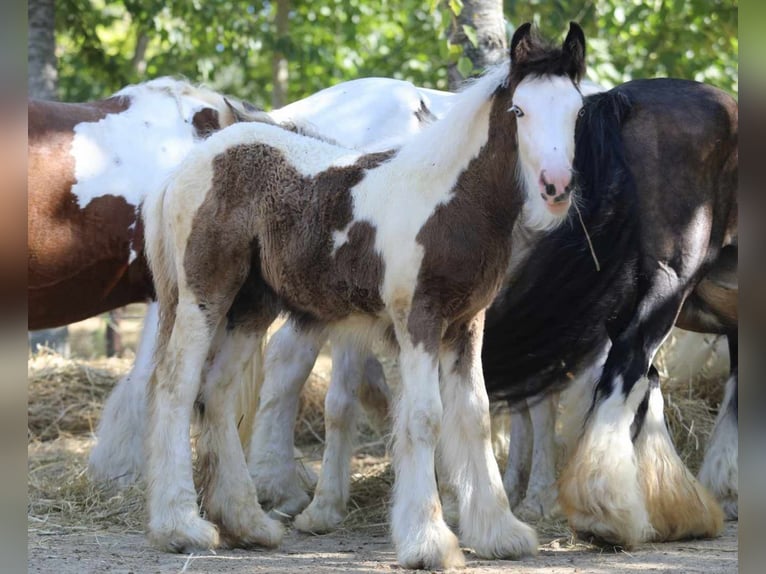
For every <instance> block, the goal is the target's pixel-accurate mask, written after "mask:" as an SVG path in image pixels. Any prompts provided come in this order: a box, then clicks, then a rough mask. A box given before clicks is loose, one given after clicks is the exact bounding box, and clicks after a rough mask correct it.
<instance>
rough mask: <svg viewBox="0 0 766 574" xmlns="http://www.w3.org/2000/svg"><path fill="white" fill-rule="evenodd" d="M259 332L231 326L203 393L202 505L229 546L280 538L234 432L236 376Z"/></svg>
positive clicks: (271, 543) (267, 542)
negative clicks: (263, 503)
mask: <svg viewBox="0 0 766 574" xmlns="http://www.w3.org/2000/svg"><path fill="white" fill-rule="evenodd" d="M259 338H260V337H259V336H258V335H257V334H255V333H251V332H244V331H243V329H234V330H232V331H231V332H227V334H226V335H225V337H224V339H223V343H222V345H221V348H220V349H219V351H218V352H217V353H216V356H215V359H214V361H213V364H212V366H211V367H210V370H209V372H208V373H207V376H206V377H205V383H204V386H203V388H202V392H201V399H200V403H201V409H200V410H201V412H202V416H201V432H200V436H199V438H198V439H197V450H198V455H199V468H200V474H201V478H200V481H201V488H200V492H202V493H203V506H204V508H205V510H206V511H207V516H208V518H209V519H210V520H211V521H213V522H214V523H216V524H217V525H218V526H219V528H220V532H221V538H222V541H223V543H224V544H226V545H227V546H241V547H249V546H253V545H260V546H266V547H273V546H276V545H277V544H279V542H280V540H281V539H282V534H283V529H282V525H281V523H279V522H278V521H276V520H273V519H271V518H269V517H268V516H267V515H266V514H265V513H264V512H263V510H261V507H260V505H259V504H258V495H257V492H256V487H255V485H254V484H253V481H252V479H251V478H250V475H249V473H248V470H247V465H246V463H245V457H244V453H243V452H242V447H241V444H240V440H239V433H238V432H237V425H236V423H237V421H236V419H235V417H234V416H233V413H234V412H236V411H235V409H236V401H237V396H238V383H239V381H238V380H237V379H238V377H239V376H240V375H241V373H242V371H243V368H244V365H245V363H246V362H247V361H249V360H250V358H251V357H252V356H253V354H254V352H256V351H257V350H259V349H260V348H261V347H260V341H259Z"/></svg>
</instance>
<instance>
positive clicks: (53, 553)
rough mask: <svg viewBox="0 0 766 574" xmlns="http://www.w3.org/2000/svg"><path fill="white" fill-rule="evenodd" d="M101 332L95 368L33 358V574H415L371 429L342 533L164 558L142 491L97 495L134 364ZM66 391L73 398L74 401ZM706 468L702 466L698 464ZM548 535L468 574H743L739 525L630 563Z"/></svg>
mask: <svg viewBox="0 0 766 574" xmlns="http://www.w3.org/2000/svg"><path fill="white" fill-rule="evenodd" d="M98 329H101V326H100V324H99V323H98V321H97V320H91V322H90V323H84V324H81V325H78V326H75V327H73V328H72V329H71V330H70V332H72V333H73V335H74V336H73V339H74V340H73V354H75V355H77V354H79V355H80V357H87V358H89V360H85V359H79V358H76V359H75V360H74V361H64V360H62V359H61V358H60V357H59V358H54V359H52V360H51V361H48V362H46V361H42V362H40V361H38V362H35V360H34V359H30V367H29V377H30V404H29V412H28V416H29V421H30V422H29V444H28V450H27V452H28V492H29V494H28V528H27V532H28V547H27V548H28V571H29V572H46V573H57V574H75V573H77V574H80V573H83V574H84V573H101V572H114V573H122V574H127V573H135V574H144V573H155V572H156V573H167V572H223V573H240V572H241V573H245V572H270V573H280V574H281V573H292V572H312V573H317V574H319V573H325V572H327V573H329V572H360V573H361V572H379V571H387V570H399V571H403V570H402V569H401V568H399V567H398V566H397V565H396V557H395V554H394V551H393V546H392V544H391V542H390V539H389V535H388V524H387V509H388V506H387V504H388V496H389V492H390V486H391V482H392V480H393V479H392V474H391V469H390V464H389V463H390V461H389V458H388V456H387V451H386V439H385V438H384V437H381V436H380V435H379V434H376V432H375V431H374V430H373V429H371V428H370V427H367V426H365V425H364V424H362V425H361V427H362V428H361V438H360V440H359V441H358V444H359V445H360V446H359V447H358V448H357V449H356V454H355V457H354V461H353V463H352V485H351V501H350V505H349V506H350V510H351V512H350V515H349V517H348V518H347V519H346V521H345V522H344V523H343V525H342V526H341V529H340V530H338V531H336V532H334V533H330V534H326V535H322V536H312V535H307V534H302V533H300V532H297V531H295V530H291V529H288V533H287V535H286V536H285V539H284V541H283V543H282V545H281V546H280V547H279V548H278V549H275V550H258V549H254V550H219V551H216V552H202V553H198V554H191V555H177V554H167V553H162V552H159V551H157V550H155V549H153V548H152V547H151V546H150V545H149V544H148V542H147V540H146V538H145V535H144V532H143V525H144V523H145V520H146V516H145V510H144V503H143V493H142V492H141V489H140V488H137V487H136V488H131V489H128V490H127V491H123V492H121V493H115V492H113V491H105V490H102V489H100V488H98V487H96V486H95V485H93V484H91V483H90V481H89V480H88V479H87V476H86V473H85V468H86V463H87V455H88V452H89V451H90V448H91V446H92V444H93V440H94V438H93V432H92V431H93V429H94V428H95V424H96V422H97V420H98V416H99V414H100V407H101V404H102V403H103V400H104V399H105V396H106V393H108V391H109V390H110V389H111V385H113V383H114V381H115V380H116V379H117V378H118V377H119V376H121V375H122V374H124V372H126V371H127V369H128V368H129V366H130V354H128V358H126V359H122V360H117V359H114V360H106V361H105V360H103V359H99V360H95V361H94V360H92V358H93V357H94V356H96V355H97V354H98V352H97V349H98V348H99V346H100V344H101V343H100V342H99V341H98V340H96V339H94V332H96V331H98ZM126 332H127V333H128V334H127V336H126V337H125V339H126V340H127V342H128V347H132V346H133V345H134V343H135V337H136V335H137V325H132V326H130V324H129V326H128V329H127V330H126ZM83 341H85V342H86V343H87V344H84V343H83ZM94 341H95V342H94ZM78 349H80V350H79V352H78ZM110 361H111V362H110ZM383 363H384V368H385V370H386V375H387V377H390V378H389V382H393V381H392V379H393V378H395V377H396V374H395V368H394V365H393V363H392V362H391V361H390V360H384V361H383ZM330 367H331V364H330V360H329V356H327V354H324V355H323V356H322V357H321V358H320V361H319V362H318V364H317V367H316V368H315V372H314V377H313V379H312V380H313V381H314V384H316V385H318V386H319V387H321V386H322V385H323V384H324V385H326V382H327V380H328V379H329V370H330ZM46 369H47V370H46ZM46 373H48V374H46ZM43 375H44V376H43ZM46 377H47V378H46ZM64 388H67V389H68V391H67V392H64V391H63V389H64ZM307 394H310V393H307ZM322 398H323V397H322V394H321V391H320V392H319V393H315V395H314V396H313V398H312V399H311V400H310V401H309V402H308V403H306V402H305V401H304V405H303V407H302V411H301V412H302V414H301V416H300V420H299V424H298V427H297V435H298V442H299V446H301V448H302V449H303V452H304V454H305V460H306V463H307V464H308V465H309V466H310V467H312V468H313V469H314V470H318V467H319V461H320V460H321V448H322V442H321V441H322V438H323V436H322V435H323V431H322V422H321V403H322ZM678 401H680V399H678V400H677V405H680V407H684V408H683V409H680V410H684V411H685V412H688V405H687V404H685V403H682V402H678ZM671 407H672V405H671ZM677 408H679V407H678V406H677ZM694 422H695V421H694V420H691V421H688V420H681V423H680V424H681V425H682V426H683V427H684V428H685V427H686V426H687V425H688V426H691V427H693V426H694ZM681 431H682V433H683V432H685V431H683V429H681ZM687 434H690V435H691V432H689V433H687ZM679 436H680V435H679ZM692 438H693V439H694V441H692V442H699V443H700V445H699V446H700V447H701V446H704V439H705V438H706V437H705V436H704V434H702V435H700V437H697V435H694V436H692ZM698 438H699V439H700V440H698ZM695 456H696V455H695ZM690 461H691V459H690ZM695 461H696V458H695V459H694V461H692V462H695ZM690 466H693V464H691V465H690ZM693 470H694V469H693ZM536 527H537V531H538V535H539V538H540V546H539V554H538V555H537V556H535V557H529V558H525V559H524V560H521V561H503V560H498V561H489V560H480V559H478V558H477V557H476V556H474V555H473V554H472V553H471V552H470V550H468V549H466V558H467V566H468V571H470V572H480V573H488V574H489V573H500V572H514V573H519V574H527V573H529V574H531V573H536V572H549V573H553V574H558V573H575V572H577V573H600V572H632V571H648V572H683V573H687V572H689V573H691V572H700V573H702V572H704V573H705V574H713V573H729V572H731V573H734V572H737V571H738V525H737V523H727V524H726V527H725V531H724V533H723V534H722V535H721V536H720V537H719V538H716V539H714V540H705V541H684V542H678V543H667V544H649V545H645V546H643V547H641V548H639V549H636V550H634V551H631V552H629V553H628V552H615V551H614V550H613V549H609V550H606V549H602V548H598V547H595V546H592V545H588V544H585V543H583V542H580V541H575V540H574V539H573V538H572V536H571V533H570V532H569V530H568V528H567V527H566V524H565V523H564V522H557V523H549V522H548V523H540V524H538V525H536ZM0 571H2V563H0Z"/></svg>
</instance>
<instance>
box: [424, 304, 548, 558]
mask: <svg viewBox="0 0 766 574" xmlns="http://www.w3.org/2000/svg"><path fill="white" fill-rule="evenodd" d="M483 327H484V315H483V313H482V314H481V315H479V316H477V317H476V318H475V319H474V320H473V322H472V323H470V325H468V326H467V328H466V331H465V332H464V333H463V334H462V335H461V340H460V341H459V342H458V343H457V344H456V345H455V347H454V348H449V349H443V350H442V354H441V357H440V366H441V392H442V399H443V403H444V417H443V420H442V432H441V436H440V441H439V452H440V457H441V459H442V461H443V465H442V466H443V468H444V469H445V470H446V472H448V473H449V474H450V477H449V478H450V483H451V484H452V485H454V487H456V489H457V498H458V503H459V506H460V534H461V539H462V540H463V542H464V543H465V544H466V545H468V546H470V547H472V548H473V549H474V550H475V552H476V553H477V554H478V555H479V556H481V557H483V558H509V557H510V558H518V557H521V556H526V555H530V554H535V553H536V552H537V535H536V534H535V531H534V530H533V529H532V528H530V527H529V526H528V525H526V524H524V523H523V522H521V521H519V520H517V519H516V517H515V516H514V515H513V514H512V513H511V508H510V505H509V504H508V497H507V495H506V494H505V490H504V488H503V481H502V478H501V476H500V470H499V469H498V466H497V462H496V461H495V457H494V453H493V451H492V442H491V440H490V418H489V398H488V397H487V391H486V389H485V386H484V375H483V372H482V366H481V342H482V335H483Z"/></svg>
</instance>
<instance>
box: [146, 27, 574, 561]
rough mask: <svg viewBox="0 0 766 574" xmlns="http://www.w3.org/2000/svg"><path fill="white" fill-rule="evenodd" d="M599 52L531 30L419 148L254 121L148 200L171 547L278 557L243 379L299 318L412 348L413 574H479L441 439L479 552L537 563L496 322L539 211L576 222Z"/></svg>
mask: <svg viewBox="0 0 766 574" xmlns="http://www.w3.org/2000/svg"><path fill="white" fill-rule="evenodd" d="M584 55H585V38H584V35H583V33H582V30H581V29H580V27H579V26H578V25H576V24H574V23H572V24H570V30H569V33H568V34H567V37H566V39H565V40H564V43H563V45H562V47H561V48H551V47H549V46H547V45H545V44H543V43H542V42H540V41H539V40H537V38H536V36H534V35H532V33H531V25H530V24H525V25H524V26H522V27H520V28H519V29H518V30H517V31H516V33H515V34H514V37H513V39H512V42H511V58H512V60H513V67H510V72H509V65H508V64H505V65H503V66H500V67H498V68H496V69H494V70H492V71H491V72H490V73H488V74H486V75H485V76H483V77H482V78H481V79H479V80H478V81H476V82H475V83H474V84H473V85H472V86H471V87H469V88H467V89H466V90H465V91H463V92H462V93H461V94H460V95H458V96H457V97H456V101H455V102H454V103H453V106H452V108H451V110H450V111H449V112H448V113H447V114H446V115H445V116H444V118H443V119H441V120H438V121H436V122H434V123H433V124H432V125H431V126H429V127H428V128H426V129H424V130H423V131H422V132H421V133H419V134H417V135H415V136H413V137H412V138H411V139H409V140H408V141H407V142H406V143H405V144H404V145H403V146H402V147H401V148H399V149H398V150H390V151H386V152H378V153H372V154H359V153H357V152H354V151H352V150H348V149H345V148H340V147H337V146H332V145H330V144H327V143H324V142H321V141H318V140H316V139H312V138H307V137H305V136H301V135H298V134H294V133H291V132H288V131H285V130H283V129H281V128H279V127H277V126H273V125H267V124H261V123H247V124H238V125H234V126H230V127H229V128H228V129H226V130H223V131H221V132H218V133H217V134H213V135H212V136H211V137H210V138H208V139H207V141H206V142H204V143H203V144H201V145H199V146H197V147H196V148H195V149H193V150H192V151H191V153H190V154H189V155H188V156H187V158H186V160H184V162H183V163H182V164H181V166H179V168H178V170H177V171H176V172H175V173H174V175H173V176H172V177H171V179H170V180H169V182H168V184H167V185H166V186H165V187H164V188H163V190H162V191H161V192H160V193H158V194H156V195H153V196H152V197H150V198H148V200H147V202H146V203H145V207H146V211H145V215H144V217H145V229H146V248H147V252H148V254H149V262H150V266H151V269H152V272H153V276H154V277H155V288H156V292H157V296H158V301H159V305H160V330H159V337H158V343H157V351H156V355H155V356H156V363H157V365H156V371H155V376H154V377H153V379H152V386H151V389H150V393H149V396H150V409H149V411H150V417H149V426H148V441H147V445H148V451H149V452H148V468H147V475H148V481H147V482H148V489H147V490H148V492H147V501H148V509H149V525H148V530H149V537H150V540H151V541H152V542H153V543H154V544H155V545H156V546H158V547H160V548H162V549H165V550H175V551H179V550H185V549H187V548H197V547H208V548H209V547H212V546H216V545H217V544H219V543H220V541H221V539H223V541H224V542H225V543H226V544H229V545H237V546H239V545H242V546H249V545H252V544H262V545H266V546H273V545H275V544H277V543H278V542H279V540H280V538H281V535H282V527H281V524H280V523H279V522H278V521H275V520H273V519H270V518H268V516H267V515H266V514H265V513H264V512H263V510H262V509H261V508H260V506H259V505H258V502H257V494H256V491H255V486H254V484H253V482H252V481H251V479H250V476H249V474H248V472H247V467H246V464H245V458H244V454H243V452H242V449H241V446H240V443H239V440H238V435H237V429H236V423H235V421H234V420H233V417H232V416H231V415H232V411H233V410H234V403H235V398H236V388H235V387H234V385H232V383H231V379H230V377H229V376H227V375H228V374H230V373H236V372H238V369H239V367H238V365H237V363H238V362H240V360H241V359H237V358H241V357H242V351H243V350H244V349H247V348H256V347H257V342H258V340H259V339H260V338H261V337H262V335H263V333H264V332H265V330H266V328H267V327H268V326H269V325H270V324H271V322H272V321H273V319H274V318H275V317H276V316H277V314H278V313H279V312H280V311H281V310H285V311H287V312H289V313H291V314H292V315H293V316H296V317H299V320H300V321H303V322H305V323H307V324H313V325H314V328H317V329H331V330H333V331H334V332H338V333H339V334H340V333H341V332H343V333H346V334H347V336H349V337H360V338H362V339H367V338H369V337H371V336H376V335H382V334H386V335H387V337H388V338H390V339H392V340H395V341H396V343H397V344H398V348H399V357H400V366H401V370H402V381H403V382H402V389H401V393H400V395H401V396H400V397H399V400H398V401H397V403H396V409H395V410H396V415H395V417H394V421H395V422H394V427H395V429H394V436H395V440H394V449H393V452H394V468H395V471H396V475H397V478H396V484H395V486H394V500H393V509H392V537H393V541H394V546H395V548H396V552H397V558H398V561H399V563H400V564H402V565H403V566H405V567H409V568H414V567H420V566H423V567H426V568H442V567H444V568H449V567H455V566H460V565H462V564H463V555H462V552H461V550H460V548H459V546H458V540H457V537H456V536H455V534H454V533H452V531H451V530H450V529H449V528H448V527H447V525H446V524H445V522H444V520H443V518H442V515H441V505H440V503H439V499H438V496H437V492H436V481H435V474H434V460H435V454H436V449H437V444H438V450H439V459H440V460H441V463H442V466H443V469H445V470H447V471H448V474H447V475H446V476H445V480H447V481H448V482H451V483H453V484H454V486H455V487H456V489H457V492H458V497H459V500H460V519H461V524H460V530H461V534H462V536H463V539H464V541H465V542H466V543H467V544H469V545H471V546H472V547H474V549H475V550H476V552H477V553H478V554H479V555H480V556H487V557H502V556H520V555H525V554H531V553H533V552H534V551H535V550H536V536H535V534H534V531H533V530H532V529H531V528H529V527H528V526H527V525H525V524H523V523H521V522H519V521H518V520H517V519H516V518H515V517H514V516H513V514H512V513H511V511H510V508H509V506H508V501H507V497H506V496H505V492H504V490H503V487H502V482H501V478H500V474H499V470H498V469H497V465H496V464H495V462H494V458H493V457H492V451H491V445H490V442H489V402H488V399H487V396H486V391H485V388H484V381H483V377H482V373H481V366H480V363H479V360H480V354H481V334H482V327H483V310H484V309H485V308H486V307H487V306H488V305H489V304H490V303H491V301H492V299H493V297H494V294H495V292H496V291H497V289H498V288H499V287H500V283H501V281H502V278H503V274H504V270H505V268H506V266H507V263H508V259H509V258H510V253H511V245H510V236H511V229H512V228H513V225H514V223H515V220H516V218H517V217H518V215H519V214H520V213H521V211H522V208H524V209H529V211H530V212H532V213H533V214H534V215H533V216H532V220H533V221H534V222H535V223H536V225H537V226H538V227H540V228H545V227H548V228H552V227H555V226H556V225H557V224H558V223H560V222H561V221H562V220H563V219H564V217H565V216H566V214H567V211H568V209H569V206H570V203H571V190H572V188H571V185H572V173H571V159H572V156H573V153H574V127H575V123H576V120H577V117H578V114H579V111H580V109H581V107H582V95H581V93H580V91H579V89H578V87H577V84H578V82H579V80H580V78H581V77H582V75H583V74H584V67H585V63H584ZM458 138H459V140H458ZM517 139H518V144H517ZM457 141H459V142H460V145H456V143H457ZM405 183H406V185H405ZM477 255H480V256H477ZM208 353H211V354H210V356H209V357H208ZM208 358H209V359H210V360H209V362H208V361H207V359H208ZM206 362H208V365H207V367H206ZM203 369H205V370H206V372H207V376H206V377H205V380H204V383H203V382H202V381H201V375H202V372H203ZM440 379H441V380H440ZM440 383H441V384H440ZM440 387H441V389H440ZM440 391H441V392H440ZM440 394H441V395H443V399H442V397H440ZM442 400H443V404H444V406H442ZM195 404H196V410H197V411H198V412H199V413H200V416H201V419H202V422H201V425H202V431H201V435H200V438H199V440H198V443H197V448H198V456H199V460H200V466H201V469H202V479H201V487H202V488H203V492H204V506H205V508H206V511H207V514H206V518H207V519H210V522H209V521H208V520H206V519H203V518H202V517H200V515H199V509H198V506H197V498H196V491H195V486H194V482H193V478H192V466H191V451H190V446H189V442H188V429H189V425H190V422H191V417H192V411H193V410H194V409H195ZM442 423H443V424H442ZM458 477H459V479H458ZM214 523H215V524H217V527H216V526H215V525H214Z"/></svg>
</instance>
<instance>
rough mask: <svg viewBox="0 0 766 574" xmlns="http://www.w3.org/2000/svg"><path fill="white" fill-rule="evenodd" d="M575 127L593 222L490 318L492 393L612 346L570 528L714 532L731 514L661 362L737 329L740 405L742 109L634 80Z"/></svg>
mask: <svg viewBox="0 0 766 574" xmlns="http://www.w3.org/2000/svg"><path fill="white" fill-rule="evenodd" d="M577 133H578V135H577V147H576V156H575V165H574V167H575V169H576V170H577V172H578V178H579V190H578V192H577V193H578V194H577V199H576V201H577V205H578V206H579V213H578V212H575V211H573V212H570V215H569V223H568V224H567V225H563V226H561V227H560V228H557V229H555V230H553V231H552V232H549V233H546V234H544V235H541V236H538V237H532V238H530V244H531V245H532V246H531V248H530V251H529V253H528V255H526V257H525V260H524V263H523V264H522V265H521V266H520V268H519V269H518V270H517V272H516V273H514V274H513V280H512V283H511V284H509V285H508V286H507V288H506V290H505V292H504V293H503V294H501V296H500V297H499V298H498V299H497V300H496V302H495V304H494V306H493V312H492V313H489V314H488V319H487V326H486V329H485V338H484V348H483V355H482V361H483V365H484V371H485V377H486V381H487V386H488V390H489V393H490V396H493V397H494V398H506V399H509V400H512V401H513V400H515V399H523V398H527V397H531V396H534V395H537V394H539V393H540V392H543V391H545V390H551V389H554V388H557V386H559V385H561V384H563V383H564V382H566V381H568V380H569V377H568V374H569V376H570V377H571V374H572V373H575V374H576V373H580V372H583V371H584V369H585V368H586V367H587V366H589V365H590V364H591V363H592V362H593V361H594V359H595V358H596V357H597V356H598V355H599V354H600V353H601V352H603V349H605V348H608V355H607V358H606V362H605V364H604V366H603V370H602V373H601V376H600V379H599V380H598V383H597V385H596V390H595V393H594V397H593V404H592V407H591V410H590V412H589V415H588V418H587V421H586V423H585V426H584V429H583V434H582V437H581V440H580V442H579V444H578V447H577V449H576V450H575V452H574V454H573V456H572V457H571V458H570V460H569V462H568V464H567V466H566V468H565V469H564V472H563V474H562V477H561V479H560V481H559V487H560V502H561V504H562V508H563V510H564V512H565V513H566V514H567V516H568V519H569V521H570V524H571V525H572V527H573V528H574V529H575V530H576V531H578V532H581V533H583V532H585V533H589V534H594V535H596V536H597V537H599V538H601V539H604V540H606V541H609V542H613V543H617V544H621V545H624V546H627V547H630V546H633V545H635V544H637V543H640V542H643V541H647V540H669V539H675V538H683V537H694V536H711V535H714V534H716V533H717V532H718V531H719V530H720V528H721V518H722V515H721V510H720V507H719V506H718V504H717V503H716V502H715V500H714V499H713V498H712V497H711V496H710V494H709V492H708V491H707V490H706V489H705V488H703V487H702V486H701V485H700V484H699V483H698V482H697V481H696V480H695V479H694V477H692V476H691V474H690V473H689V472H688V470H687V469H686V468H685V466H684V465H683V463H682V462H681V460H680V459H679V457H678V455H677V454H676V452H675V449H674V447H673V445H672V442H671V440H670V437H669V435H668V432H667V429H666V427H665V423H664V419H663V413H662V406H663V405H662V395H661V393H660V392H659V386H658V383H657V377H656V372H654V370H653V369H652V368H651V367H650V366H651V362H652V359H653V357H654V355H655V353H656V351H657V349H658V348H659V347H660V345H661V344H662V342H663V341H664V340H665V338H666V337H667V335H668V334H669V332H670V330H671V328H672V327H673V325H674V323H676V324H678V325H679V326H680V327H683V328H687V329H693V330H699V331H704V332H719V333H725V334H726V335H727V336H728V337H729V340H730V347H731V349H732V372H733V373H734V376H733V378H732V383H730V385H729V386H730V390H729V392H728V400H727V403H726V404H725V405H724V409H725V410H727V411H730V410H731V409H732V405H735V404H736V364H737V363H736V329H737V311H736V287H735V288H734V290H733V291H732V290H731V289H727V283H731V282H732V280H733V283H734V284H735V285H736V278H735V277H734V276H735V275H736V249H737V248H736V243H737V239H736V233H737V231H736V230H737V199H736V191H737V183H738V180H737V133H738V107H737V103H736V102H735V101H734V100H733V99H732V98H731V97H729V96H728V95H726V94H725V93H723V92H722V91H720V90H717V89H715V88H712V87H710V86H706V85H704V84H699V83H696V82H690V81H683V80H671V79H656V80H640V81H634V82H629V83H627V84H624V85H622V86H619V87H617V88H615V89H613V90H611V91H608V92H605V93H602V94H597V95H593V96H590V97H589V98H588V103H587V105H586V108H585V114H584V116H583V117H582V118H581V119H580V122H579V125H578V132H577ZM580 218H582V222H581V221H580ZM584 230H587V233H586V231H584ZM732 293H733V296H732ZM543 302H544V303H545V304H544V305H542V304H541V303H543ZM682 308H683V311H682ZM732 398H733V400H732ZM734 416H735V417H736V415H734ZM735 464H736V463H735Z"/></svg>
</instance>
